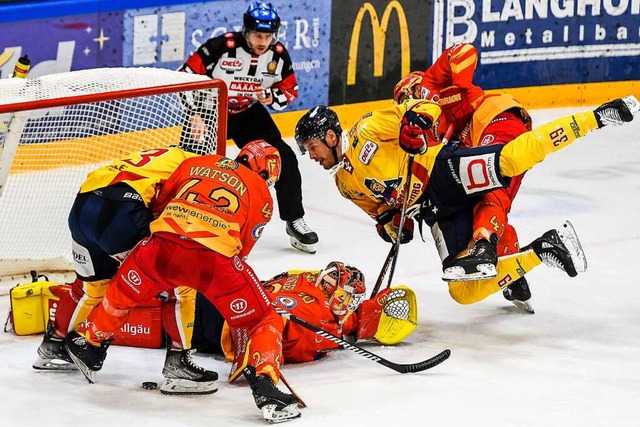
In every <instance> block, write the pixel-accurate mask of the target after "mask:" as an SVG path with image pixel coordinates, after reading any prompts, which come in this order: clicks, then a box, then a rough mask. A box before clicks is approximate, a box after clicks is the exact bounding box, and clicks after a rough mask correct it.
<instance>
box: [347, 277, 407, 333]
mask: <svg viewBox="0 0 640 427" xmlns="http://www.w3.org/2000/svg"><path fill="white" fill-rule="evenodd" d="M357 314H358V327H357V330H356V338H357V339H375V340H377V341H378V342H380V343H382V344H386V345H393V344H397V343H399V342H401V341H402V340H404V339H405V338H406V337H408V336H409V335H410V334H411V333H412V332H413V331H414V329H415V328H416V325H417V324H418V303H417V300H416V294H415V292H413V290H412V289H411V288H409V287H407V286H399V287H396V288H387V289H385V290H383V291H382V292H380V293H378V294H377V295H376V296H375V297H373V298H371V299H368V300H366V301H364V302H363V303H362V304H361V305H360V308H359V309H358V312H357Z"/></svg>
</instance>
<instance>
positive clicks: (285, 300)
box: [276, 297, 298, 310]
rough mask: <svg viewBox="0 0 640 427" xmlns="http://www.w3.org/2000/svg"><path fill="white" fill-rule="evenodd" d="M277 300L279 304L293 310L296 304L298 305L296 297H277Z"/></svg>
mask: <svg viewBox="0 0 640 427" xmlns="http://www.w3.org/2000/svg"><path fill="white" fill-rule="evenodd" d="M276 301H277V302H278V304H280V305H281V306H283V307H284V308H287V309H289V310H291V309H292V308H294V307H295V306H296V305H298V302H297V301H296V300H295V299H293V298H290V297H277V298H276Z"/></svg>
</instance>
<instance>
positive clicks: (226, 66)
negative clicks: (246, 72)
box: [220, 58, 244, 71]
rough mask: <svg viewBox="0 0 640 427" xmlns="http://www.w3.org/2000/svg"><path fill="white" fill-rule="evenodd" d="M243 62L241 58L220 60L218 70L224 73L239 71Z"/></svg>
mask: <svg viewBox="0 0 640 427" xmlns="http://www.w3.org/2000/svg"><path fill="white" fill-rule="evenodd" d="M243 65H244V61H243V60H242V59H241V58H222V59H221V60H220V68H222V69H223V70H225V71H240V70H242V66H243Z"/></svg>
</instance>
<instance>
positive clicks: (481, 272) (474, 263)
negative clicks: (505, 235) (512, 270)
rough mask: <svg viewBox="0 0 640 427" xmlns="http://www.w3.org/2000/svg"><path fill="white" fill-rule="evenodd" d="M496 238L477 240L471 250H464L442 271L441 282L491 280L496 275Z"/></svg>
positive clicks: (493, 236)
mask: <svg viewBox="0 0 640 427" xmlns="http://www.w3.org/2000/svg"><path fill="white" fill-rule="evenodd" d="M497 240H498V236H496V235H495V234H492V235H491V237H490V241H489V240H487V239H478V240H476V242H475V243H474V244H473V246H472V247H471V248H468V249H465V250H464V251H462V252H461V253H460V254H458V256H457V257H456V258H455V259H454V260H453V262H452V264H451V265H450V266H449V267H447V268H445V269H444V272H443V274H442V280H445V281H447V282H464V281H469V280H485V279H491V278H494V277H496V276H497V275H498V272H497V270H496V265H497V264H498V256H497V254H496V244H497Z"/></svg>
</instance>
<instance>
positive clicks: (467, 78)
mask: <svg viewBox="0 0 640 427" xmlns="http://www.w3.org/2000/svg"><path fill="white" fill-rule="evenodd" d="M477 62H478V52H477V50H476V48H475V47H474V46H472V45H470V44H467V43H457V44H454V45H453V46H451V47H449V48H447V49H446V50H445V51H444V52H443V53H442V55H440V57H439V58H438V59H437V60H436V62H435V63H434V64H433V65H432V66H431V67H429V68H428V69H427V70H426V71H425V72H414V73H411V74H410V75H409V76H406V77H405V78H403V79H402V80H401V81H400V82H398V84H397V85H396V88H395V89H394V99H395V100H396V102H402V101H404V100H405V99H409V98H413V99H421V98H424V99H435V100H437V101H438V103H439V104H440V106H441V107H442V115H441V119H440V122H441V123H440V124H439V128H438V132H436V134H438V133H440V134H443V133H445V132H446V129H447V128H448V127H449V125H451V127H452V130H453V134H454V139H455V140H456V142H457V143H459V144H460V145H461V146H463V147H481V146H486V145H492V144H506V143H507V142H509V141H511V140H513V139H514V138H516V137H517V136H519V135H521V134H523V133H525V132H527V131H530V130H531V126H532V122H531V117H530V116H529V113H528V112H527V111H526V110H525V108H524V107H523V106H522V105H521V104H520V103H519V102H518V101H517V100H516V99H514V98H513V97H512V96H510V95H508V94H488V93H486V92H485V91H484V90H483V89H482V88H481V87H479V86H477V85H474V84H473V76H474V72H475V69H476V65H477ZM523 176H524V174H522V175H519V176H516V177H513V178H511V183H510V184H509V187H507V188H501V189H496V190H493V191H491V192H489V193H487V194H485V195H484V196H483V198H482V200H480V201H479V202H478V203H477V204H476V205H475V206H474V208H473V212H471V213H469V212H464V213H460V214H456V215H454V216H451V217H447V218H443V219H440V220H438V221H437V222H435V223H434V224H431V229H432V232H434V237H435V238H436V239H437V241H439V242H442V245H443V248H442V249H443V250H441V251H439V252H440V254H441V255H444V257H443V258H442V262H443V265H446V266H447V267H446V268H445V269H444V271H443V278H444V279H445V280H448V281H455V280H473V279H482V278H491V277H495V276H496V275H497V272H496V269H495V266H496V264H497V258H498V256H502V255H509V254H513V253H515V252H517V251H518V249H519V243H518V236H517V233H516V230H515V229H514V227H513V226H512V225H511V224H510V223H509V222H508V214H509V211H510V210H511V206H512V203H513V200H514V197H515V195H516V194H517V191H518V189H519V188H520V184H521V181H522V178H523ZM470 217H471V218H473V219H472V220H473V229H472V236H469V243H468V245H465V244H464V242H465V239H464V236H463V235H462V233H461V231H460V230H466V229H467V227H461V226H460V224H461V223H464V222H468V221H469V220H470ZM465 232H466V231H465ZM463 245H464V246H463ZM503 295H504V297H505V298H506V299H507V300H509V301H512V302H513V303H514V304H515V305H517V306H519V307H522V308H523V309H525V310H527V311H529V312H531V313H533V308H532V306H531V304H530V302H529V300H530V298H531V291H530V289H529V285H528V283H527V279H526V278H525V277H521V278H520V279H519V280H516V281H515V282H513V283H511V284H510V285H508V286H507V287H505V289H504V290H503Z"/></svg>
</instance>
